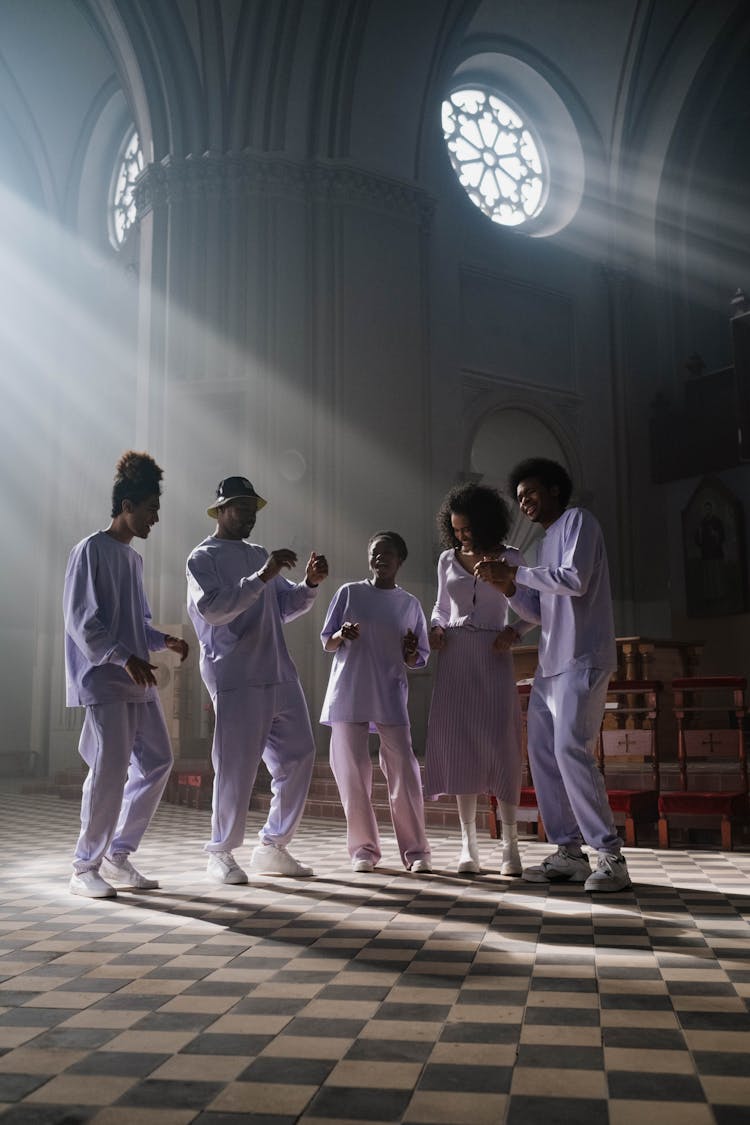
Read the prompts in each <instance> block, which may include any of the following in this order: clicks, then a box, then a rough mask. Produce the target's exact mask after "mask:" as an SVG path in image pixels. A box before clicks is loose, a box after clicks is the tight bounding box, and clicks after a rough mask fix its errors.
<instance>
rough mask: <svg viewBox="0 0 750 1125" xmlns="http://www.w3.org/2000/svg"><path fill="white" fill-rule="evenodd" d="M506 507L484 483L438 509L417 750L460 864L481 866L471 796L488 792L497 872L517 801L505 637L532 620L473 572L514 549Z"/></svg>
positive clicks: (465, 488) (512, 556) (511, 870)
mask: <svg viewBox="0 0 750 1125" xmlns="http://www.w3.org/2000/svg"><path fill="white" fill-rule="evenodd" d="M509 525H510V513H509V510H508V507H507V505H506V504H505V501H504V500H503V498H502V497H501V495H500V493H499V492H497V491H496V490H495V489H494V488H489V487H487V486H486V485H479V484H465V485H459V486H457V487H456V488H454V489H452V490H451V491H450V492H449V493H448V495H447V496H446V498H445V500H444V501H443V503H442V505H441V507H440V510H439V512H438V527H439V529H440V533H441V537H442V540H443V545H444V546H445V547H446V548H447V550H445V551H443V553H442V554H441V555H440V558H439V560H438V568H437V573H438V593H437V600H436V602H435V606H434V609H433V611H432V617H431V629H430V646H431V648H433V649H434V650H436V651H437V652H438V662H437V671H436V674H435V684H434V688H433V693H432V703H431V706H430V717H429V723H428V728H427V750H426V757H425V796H426V797H427V798H428V800H435V799H436V798H437V797H440V796H442V795H444V794H451V795H453V796H455V797H456V801H457V804H458V813H459V818H460V821H461V837H462V847H461V856H460V859H459V863H458V871H459V874H478V873H479V872H480V871H481V867H480V863H479V850H478V847H477V827H476V821H477V799H478V796H479V794H494V796H496V797H497V800H498V806H499V811H500V820H501V822H502V829H503V851H502V860H501V868H500V871H501V874H503V875H520V874H521V859H520V855H519V852H518V830H517V825H516V810H517V806H518V799H519V795H520V788H521V714H520V708H519V705H518V696H517V692H516V683H515V675H514V670H513V658H512V656H511V653H510V648H511V645H512V644H513V643H514V642H515V641H517V640H519V639H520V637H521V635H522V634H523V633H525V632H527V631H528V629H529V628H531V626H528V625H526V624H525V623H521V622H519V623H518V624H517V625H510V624H509V623H508V601H507V599H506V597H505V595H504V594H503V593H501V591H500V590H499V589H497V588H496V587H491V586H489V585H488V583H486V582H482V581H481V580H480V579H478V578H476V577H475V575H474V567H475V565H476V564H477V563H478V562H479V561H481V559H483V558H487V557H494V556H499V555H501V554H502V556H503V557H504V558H507V560H508V562H509V563H511V565H513V566H516V565H521V564H522V556H521V553H520V552H519V551H517V550H516V549H515V548H514V547H508V546H507V545H506V544H505V542H504V540H505V536H506V535H507V533H508V528H509Z"/></svg>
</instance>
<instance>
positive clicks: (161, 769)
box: [63, 450, 188, 898]
mask: <svg viewBox="0 0 750 1125" xmlns="http://www.w3.org/2000/svg"><path fill="white" fill-rule="evenodd" d="M161 478H162V470H161V469H160V468H159V466H158V465H157V464H156V462H155V461H154V460H153V458H152V457H149V455H148V454H147V453H134V452H133V451H132V450H131V451H129V452H127V453H125V454H123V456H122V457H121V458H120V460H119V462H118V464H117V473H116V476H115V482H114V487H113V490H112V520H111V523H110V525H109V527H108V528H107V529H106V531H95V532H94V533H93V535H89V536H87V537H86V538H85V539H83V540H81V542H80V543H79V544H78V545H77V546H75V547H74V548H73V550H72V551H71V553H70V557H69V559H68V566H67V570H66V573H65V590H64V594H63V611H64V615H65V668H66V677H67V703H68V706H69V707H85V708H86V714H85V717H84V721H83V729H82V731H81V738H80V742H79V746H78V751H79V753H80V755H81V757H82V758H83V760H84V762H85V763H86V765H87V766H88V767H89V772H88V774H87V776H86V780H85V781H84V784H83V799H82V801H81V833H80V836H79V837H78V843H77V844H76V848H75V858H74V861H73V868H74V871H73V876H72V878H71V880H70V890H71V892H72V893H73V894H76V895H83V896H84V897H85V898H113V897H114V896H115V895H116V893H117V892H116V891H115V888H114V887H113V886H112V883H117V884H120V885H121V886H124V887H131V888H134V889H137V890H151V889H153V888H155V887H158V886H159V884H158V882H157V880H156V879H150V878H148V877H147V876H146V875H143V874H142V873H141V872H140V871H139V870H138V868H137V867H135V865H134V864H133V863H132V862H131V860H130V856H131V854H132V853H133V852H135V851H136V849H137V848H138V845H139V844H140V842H141V840H142V838H143V835H144V833H145V831H146V829H147V828H148V826H149V823H150V822H151V818H152V816H153V815H154V812H155V811H156V807H157V805H158V804H159V800H160V798H161V795H162V793H163V791H164V786H165V785H166V783H167V779H168V778H169V772H170V769H171V767H172V748H171V746H170V743H169V734H168V732H167V727H166V723H165V721H164V714H163V712H162V707H161V702H160V700H159V695H158V692H157V689H156V679H155V678H154V667H155V666H154V665H153V664H151V663H150V662H149V653H150V652H158V651H160V650H162V649H165V648H168V649H171V650H172V651H173V652H176V653H177V654H178V655H179V656H180V658H181V660H184V659H185V657H186V656H187V654H188V646H187V644H186V642H185V641H183V640H181V639H180V638H179V637H171V636H169V635H168V634H165V633H162V632H159V630H158V629H154V627H153V626H152V624H151V611H150V609H149V606H148V602H147V600H146V595H145V592H144V589H143V560H142V558H141V556H140V555H139V554H138V553H137V552H136V551H134V550H133V548H132V547H131V546H130V544H131V542H132V540H133V539H147V538H148V536H149V533H150V531H151V528H152V527H153V526H154V524H155V523H158V521H159V496H160V493H161V484H160V481H161ZM104 876H106V878H105V877H104ZM108 880H111V881H110V882H108Z"/></svg>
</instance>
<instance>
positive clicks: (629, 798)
mask: <svg viewBox="0 0 750 1125" xmlns="http://www.w3.org/2000/svg"><path fill="white" fill-rule="evenodd" d="M607 797H608V798H609V807H610V808H611V809H612V812H620V813H628V814H629V815H630V816H642V817H650V818H651V820H656V815H657V811H658V810H657V800H658V797H659V794H658V793H657V791H656V790H655V789H608V790H607Z"/></svg>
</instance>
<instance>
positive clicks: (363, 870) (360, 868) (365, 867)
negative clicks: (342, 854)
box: [352, 859, 375, 875]
mask: <svg viewBox="0 0 750 1125" xmlns="http://www.w3.org/2000/svg"><path fill="white" fill-rule="evenodd" d="M374 870H375V864H374V863H372V862H371V861H370V860H369V859H353V860H352V871H356V872H357V873H358V874H362V875H369V873H370V872H371V871H374Z"/></svg>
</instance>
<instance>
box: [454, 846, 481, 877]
mask: <svg viewBox="0 0 750 1125" xmlns="http://www.w3.org/2000/svg"><path fill="white" fill-rule="evenodd" d="M456 871H457V872H458V874H459V875H479V874H480V873H481V871H482V868H481V866H480V863H479V856H478V855H476V854H474V853H473V849H470V848H469V847H468V846H467V844H466V843H464V845H463V847H462V848H461V857H460V859H459V861H458V867H457V868H456Z"/></svg>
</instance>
